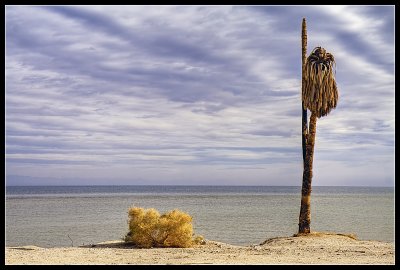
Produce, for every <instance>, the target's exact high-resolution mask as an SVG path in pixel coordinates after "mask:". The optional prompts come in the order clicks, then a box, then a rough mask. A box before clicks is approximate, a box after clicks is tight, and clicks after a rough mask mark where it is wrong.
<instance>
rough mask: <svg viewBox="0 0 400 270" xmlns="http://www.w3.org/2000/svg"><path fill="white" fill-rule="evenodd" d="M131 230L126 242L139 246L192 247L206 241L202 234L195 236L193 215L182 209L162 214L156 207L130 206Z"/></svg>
mask: <svg viewBox="0 0 400 270" xmlns="http://www.w3.org/2000/svg"><path fill="white" fill-rule="evenodd" d="M128 215H129V232H128V234H127V235H126V236H125V241H126V242H131V243H133V244H135V245H136V246H137V247H142V248H150V247H191V246H192V245H194V244H202V243H204V238H203V237H202V236H197V237H195V238H194V239H192V237H193V225H192V217H191V216H190V215H189V214H187V213H185V212H182V211H180V210H177V209H175V210H172V211H170V212H167V213H165V214H163V215H161V216H160V214H159V212H158V211H157V210H155V209H154V208H150V209H143V208H139V207H133V208H130V209H129V211H128Z"/></svg>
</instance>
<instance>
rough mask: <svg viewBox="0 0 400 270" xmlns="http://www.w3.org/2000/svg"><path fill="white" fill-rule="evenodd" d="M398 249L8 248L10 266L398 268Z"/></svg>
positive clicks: (340, 239)
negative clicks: (313, 266)
mask: <svg viewBox="0 0 400 270" xmlns="http://www.w3.org/2000/svg"><path fill="white" fill-rule="evenodd" d="M394 252H395V249H394V244H393V243H387V242H381V241H360V240H356V239H354V238H353V236H351V235H350V236H349V235H343V234H335V233H312V234H310V235H307V236H297V237H275V238H271V239H267V240H266V241H264V243H263V244H260V245H251V246H235V245H229V244H225V243H221V242H215V241H210V240H207V241H206V243H205V244H204V245H198V246H194V247H192V248H151V249H138V248H134V247H132V246H127V245H126V244H125V243H124V242H122V241H107V242H103V243H99V244H96V245H89V246H82V247H63V248H40V247H36V246H22V247H6V264H8V265H9V264H107V265H108V264H143V265H146V264H175V265H178V264H394Z"/></svg>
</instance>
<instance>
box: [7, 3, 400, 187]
mask: <svg viewBox="0 0 400 270" xmlns="http://www.w3.org/2000/svg"><path fill="white" fill-rule="evenodd" d="M303 17H306V18H307V23H308V44H309V45H308V49H309V51H311V49H312V48H313V47H315V46H318V45H321V46H323V47H325V48H326V49H327V50H328V51H330V52H332V53H333V54H334V56H335V58H336V61H337V83H338V86H339V91H340V99H339V104H338V107H337V109H336V110H333V111H332V113H331V114H330V115H329V116H328V117H325V118H322V119H320V120H319V121H318V124H317V126H318V127H317V142H316V149H315V152H316V153H315V155H316V156H315V170H316V172H315V174H314V175H315V179H314V183H316V184H320V185H336V184H348V185H351V184H360V183H362V184H365V185H392V184H393V181H394V153H393V148H394V7H393V6H305V7H295V6H293V7H291V6H107V7H105V6H7V7H6V162H7V164H6V170H7V175H9V176H10V177H8V179H7V181H8V184H13V183H18V181H17V180H15V182H13V179H22V178H21V177H23V176H26V177H33V178H35V177H37V178H38V179H39V180H38V182H37V183H40V179H47V180H46V181H48V179H64V180H63V181H64V182H65V184H74V183H76V181H77V180H76V179H81V180H79V181H83V183H87V184H90V183H105V182H107V181H109V182H108V183H110V184H112V183H115V184H118V183H120V184H121V183H129V184H135V183H136V184H145V183H149V184H155V183H160V184H174V183H176V184H216V183H219V184H263V185H272V184H274V185H279V184H282V185H300V183H301V170H302V168H301V166H302V165H301V164H302V160H301V137H300V136H301V135H300V130H301V119H300V118H301V116H300V106H301V105H300V104H301V103H300V79H301V71H300V65H301V57H300V55H301V48H300V25H301V20H302V18H303ZM328 164H331V165H332V166H331V168H330V167H329V165H328ZM317 167H318V168H317ZM332 168H334V169H335V174H332ZM378 168H382V169H378ZM14 176H15V177H14ZM17 176H18V177H17ZM33 178H32V179H33ZM337 179H345V180H341V181H340V183H339V182H337V181H338V180H337ZM360 179H363V180H364V181H363V182H361V181H360ZM43 181H44V180H43ZM43 181H42V183H44V182H43ZM55 181H56V180H55ZM57 181H59V180H57ZM343 181H346V183H344V182H343ZM46 183H48V182H46ZM55 183H56V182H55ZM57 183H59V182H57Z"/></svg>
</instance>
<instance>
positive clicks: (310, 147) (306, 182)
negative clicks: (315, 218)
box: [299, 113, 317, 233]
mask: <svg viewBox="0 0 400 270" xmlns="http://www.w3.org/2000/svg"><path fill="white" fill-rule="evenodd" d="M316 129H317V115H316V114H315V113H311V116H310V129H309V134H308V138H307V147H306V159H305V162H304V171H303V185H302V188H301V207H300V217H299V233H310V220H311V208H310V203H311V180H312V175H313V173H312V166H313V159H314V144H315V133H316Z"/></svg>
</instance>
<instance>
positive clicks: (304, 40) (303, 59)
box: [301, 18, 307, 166]
mask: <svg viewBox="0 0 400 270" xmlns="http://www.w3.org/2000/svg"><path fill="white" fill-rule="evenodd" d="M306 54H307V25H306V19H305V18H303V23H302V25H301V56H302V57H301V64H302V66H301V91H302V93H301V97H303V91H304V90H303V89H304V85H305V81H304V80H305V78H304V73H305V70H304V68H305V65H306ZM301 111H302V114H301V115H302V117H301V125H302V140H301V144H302V147H303V166H304V163H305V159H306V145H307V108H305V107H304V102H303V101H302V102H301Z"/></svg>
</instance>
